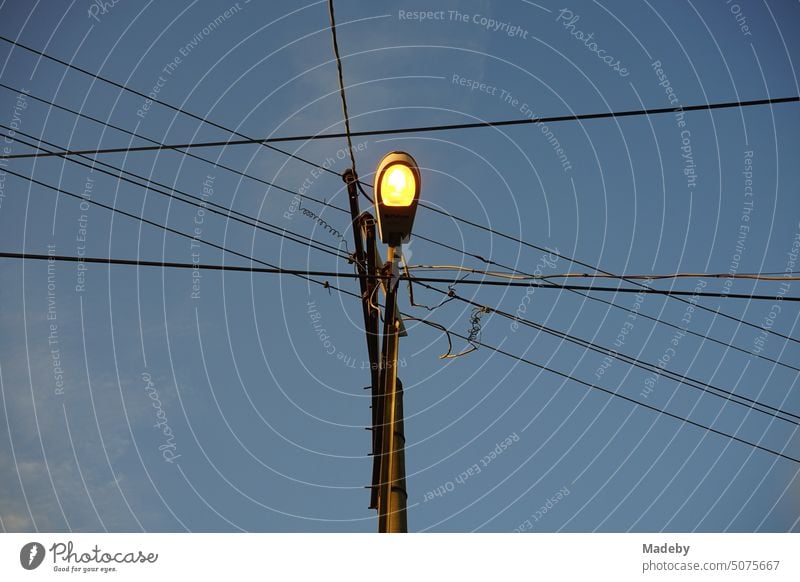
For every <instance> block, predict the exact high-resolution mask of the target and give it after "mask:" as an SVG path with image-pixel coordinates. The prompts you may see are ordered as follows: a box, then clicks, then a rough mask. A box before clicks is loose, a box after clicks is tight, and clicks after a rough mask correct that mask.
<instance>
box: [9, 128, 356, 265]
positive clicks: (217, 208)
mask: <svg viewBox="0 0 800 582" xmlns="http://www.w3.org/2000/svg"><path fill="white" fill-rule="evenodd" d="M0 127H2V128H5V129H10V128H9V127H8V126H6V125H4V124H1V123H0ZM16 133H18V134H20V135H24V136H27V137H30V138H32V139H38V140H39V142H40V143H44V144H47V145H50V146H54V144H52V143H50V142H47V141H45V140H42V139H40V138H36V137H33V136H31V135H29V134H27V133H25V132H22V131H19V130H16ZM17 141H18V142H19V143H22V144H24V145H27V146H29V147H34V148H38V149H44V148H42V147H41V146H40V145H37V144H32V143H29V142H26V141H25V140H21V139H17ZM54 147H58V146H54ZM80 157H82V158H84V159H87V160H89V161H91V162H92V164H87V163H84V162H81V161H80V160H77V159H75V158H74V157H65V158H64V159H66V160H68V161H70V162H72V163H74V164H77V165H79V166H83V167H85V168H89V169H90V170H91V171H97V172H101V173H103V174H106V175H108V176H112V177H114V178H117V179H118V180H122V181H124V182H127V183H129V184H133V185H134V186H138V187H140V188H144V189H145V191H150V192H155V193H157V194H160V195H162V196H165V197H167V198H170V199H172V200H177V201H179V202H183V203H184V204H188V205H189V206H193V207H196V208H201V209H203V210H207V211H208V212H209V213H211V214H216V215H218V216H222V217H224V218H226V219H228V220H233V221H235V222H239V223H241V224H245V225H247V226H250V227H254V228H256V229H257V230H261V231H263V232H267V233H269V234H272V235H275V236H278V237H280V238H285V239H286V240H289V241H292V242H296V243H299V244H302V245H303V246H306V247H309V248H312V249H315V250H318V251H322V252H325V253H328V254H331V255H334V256H336V257H338V258H347V259H348V260H350V257H349V256H343V255H342V254H341V251H340V249H339V247H336V246H333V245H330V244H328V243H324V242H321V241H317V240H314V239H312V238H310V237H307V236H305V235H302V234H298V233H292V232H288V231H287V230H286V229H284V228H281V227H279V226H276V225H274V224H271V223H269V222H266V221H263V220H260V219H257V218H252V217H251V216H249V215H247V214H244V213H242V212H239V211H236V210H233V209H231V208H228V207H226V206H223V205H221V204H217V203H215V202H213V201H211V200H205V199H203V198H201V197H199V196H195V195H193V194H189V193H188V192H184V191H182V190H179V189H177V188H172V187H170V186H168V185H166V184H162V183H160V182H158V181H155V180H152V179H150V178H146V177H144V176H141V175H139V174H136V173H134V172H129V171H127V170H122V169H119V168H116V167H115V166H112V165H110V164H106V163H104V162H101V161H98V160H93V159H91V158H89V157H87V156H80ZM97 165H99V166H105V167H109V168H112V169H114V170H116V171H117V173H112V172H109V171H108V170H103V169H102V168H98V167H96V166H97ZM122 174H128V175H130V176H133V177H135V178H137V179H139V180H144V181H145V183H144V184H143V183H140V182H136V181H134V180H131V179H130V178H126V177H125V176H123V175H122ZM153 184H154V185H156V186H159V187H161V188H165V190H160V189H159V188H153V186H152V185H153ZM174 193H177V194H180V195H181V196H185V197H187V198H189V199H190V200H186V199H184V198H181V197H179V196H176V195H175V194H174ZM191 200H195V201H196V202H192V201H191Z"/></svg>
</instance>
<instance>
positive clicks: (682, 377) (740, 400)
mask: <svg viewBox="0 0 800 582" xmlns="http://www.w3.org/2000/svg"><path fill="white" fill-rule="evenodd" d="M420 284H421V285H422V286H423V287H425V288H427V289H431V290H433V291H436V292H437V293H440V294H441V295H445V296H447V297H449V298H452V299H455V300H456V301H460V302H461V303H465V304H467V305H470V306H471V307H473V308H475V309H478V310H480V311H481V312H491V313H495V314H497V315H499V316H501V317H504V318H506V319H510V320H512V321H516V322H518V323H522V324H523V325H525V326H527V327H530V328H533V329H537V330H540V331H543V332H545V333H547V334H550V335H553V336H555V337H558V338H561V339H564V340H566V341H569V342H571V343H574V344H576V345H579V346H581V347H584V348H588V349H590V350H593V351H595V352H598V353H602V354H604V355H607V356H612V357H614V358H619V359H621V360H622V361H623V362H625V363H627V364H630V365H632V366H635V367H637V368H640V369H642V370H646V371H648V372H654V373H656V374H657V375H659V376H662V375H663V376H666V377H667V378H669V379H671V380H673V381H675V382H678V384H683V385H686V386H689V387H691V388H695V389H697V390H700V391H702V392H707V393H709V394H711V395H713V396H717V397H720V398H724V399H725V400H727V401H729V402H733V403H734V404H739V405H740V406H744V407H745V408H749V409H751V410H755V411H756V412H761V413H762V414H766V415H768V416H771V417H772V418H777V419H779V420H783V421H785V422H788V423H791V424H794V425H796V426H800V424H799V423H798V422H797V421H798V420H800V415H797V414H794V413H792V412H788V411H785V410H782V409H780V408H776V407H774V406H771V405H769V404H764V403H762V402H758V401H757V400H754V399H752V398H749V397H747V396H742V395H740V394H736V393H734V392H731V391H728V390H725V389H724V388H719V387H717V386H714V385H713V384H711V383H709V382H703V381H702V380H697V379H695V378H692V377H690V376H688V375H686V374H680V373H678V372H673V371H672V370H668V369H667V368H662V367H660V366H658V365H656V364H652V363H650V362H646V361H644V360H641V359H638V358H636V357H634V356H630V355H628V354H625V353H624V352H619V351H617V350H612V349H610V348H605V347H603V346H601V345H598V344H596V343H593V342H591V341H589V340H586V339H583V338H580V337H578V336H574V335H571V334H569V333H566V332H562V331H559V330H556V329H553V328H551V327H548V326H546V325H543V324H540V323H536V322H534V321H531V320H529V319H526V318H524V317H518V316H516V315H512V314H511V313H508V312H506V311H503V310H501V309H499V308H496V307H490V306H487V305H483V304H480V303H477V302H475V301H472V300H470V299H467V298H465V297H461V296H460V295H458V294H457V293H455V292H454V291H452V290H449V291H444V290H442V289H439V288H437V287H434V286H433V285H427V284H425V283H420ZM472 339H473V334H472V333H471V334H470V336H469V339H468V340H467V341H469V342H471V343H474V342H472ZM720 393H721V394H720ZM723 395H724V396H723ZM733 399H735V400H733ZM758 407H761V408H758ZM762 408H763V409H767V410H763V409H762ZM770 411H772V412H770ZM777 414H783V415H786V416H788V417H794V419H796V420H792V419H791V418H784V417H782V416H777Z"/></svg>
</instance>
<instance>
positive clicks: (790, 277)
mask: <svg viewBox="0 0 800 582" xmlns="http://www.w3.org/2000/svg"><path fill="white" fill-rule="evenodd" d="M408 269H414V270H422V271H463V272H467V273H472V274H476V275H484V276H486V277H498V278H502V279H512V280H517V281H549V280H551V279H574V278H593V279H632V280H645V281H655V280H658V279H679V278H689V277H690V278H700V279H755V280H758V281H798V280H800V277H798V276H797V273H796V272H794V271H786V272H783V273H668V274H663V275H613V274H608V273H602V272H599V271H596V272H594V273H553V274H550V275H515V274H512V273H502V272H498V271H485V270H482V269H473V268H471V267H461V266H457V265H411V266H409V267H408Z"/></svg>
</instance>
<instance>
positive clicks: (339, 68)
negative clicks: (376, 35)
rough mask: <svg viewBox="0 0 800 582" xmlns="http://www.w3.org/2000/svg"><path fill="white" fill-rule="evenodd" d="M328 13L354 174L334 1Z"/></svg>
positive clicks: (331, 1)
mask: <svg viewBox="0 0 800 582" xmlns="http://www.w3.org/2000/svg"><path fill="white" fill-rule="evenodd" d="M328 13H329V14H330V19H331V36H332V37H333V54H334V56H335V57H336V70H337V72H338V74H339V96H340V97H341V98H342V113H343V115H344V131H345V137H346V138H347V149H348V151H349V152H350V162H351V163H352V164H353V165H352V166H351V167H352V168H353V172H354V173H355V175H356V176H358V172H356V155H355V151H354V150H353V138H352V137H351V134H350V115H349V114H348V112H347V98H346V96H345V92H344V74H343V72H342V57H341V56H340V55H339V42H338V41H337V39H336V17H335V16H334V14H333V0H328Z"/></svg>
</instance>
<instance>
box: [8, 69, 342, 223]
mask: <svg viewBox="0 0 800 582" xmlns="http://www.w3.org/2000/svg"><path fill="white" fill-rule="evenodd" d="M0 88H2V89H6V90H8V91H11V92H13V93H21V91H20V90H19V89H16V88H14V87H11V86H9V85H6V84H4V83H0ZM25 97H26V98H29V99H33V100H34V101H39V102H40V103H43V104H45V105H47V106H49V107H53V108H55V109H60V110H61V111H66V112H67V113H71V114H72V115H76V116H78V117H81V118H83V119H87V120H89V121H92V122H94V123H97V124H100V125H102V126H105V127H110V128H111V129H115V130H117V131H119V132H122V133H124V134H126V135H129V136H131V137H135V138H137V139H141V140H144V141H146V142H149V143H152V144H156V145H158V146H163V145H164V144H163V143H161V142H159V141H157V140H154V139H152V138H149V137H147V136H145V135H142V134H140V133H136V132H133V131H129V130H127V129H125V128H124V127H120V126H119V125H115V124H113V123H109V122H107V121H103V120H102V119H98V118H96V117H92V116H91V115H88V114H86V113H83V112H81V111H76V110H75V109H71V108H69V107H65V106H64V105H59V104H58V103H55V102H54V101H49V100H47V99H43V98H42V97H37V96H36V95H34V94H33V93H26V94H25ZM8 139H11V140H13V139H14V138H13V137H10V136H8ZM168 149H173V150H174V151H176V152H178V153H180V154H183V155H185V156H187V157H190V158H193V159H196V160H200V161H201V162H205V163H207V164H211V165H212V166H214V167H215V168H222V169H223V170H226V171H228V172H231V173H232V174H236V175H237V176H241V177H243V178H247V179H249V180H253V181H254V182H258V183H260V184H264V185H265V186H269V187H271V188H275V189H276V190H280V191H282V192H286V193H287V194H291V195H292V196H299V197H300V198H304V199H306V200H311V201H312V202H316V203H317V204H321V205H323V206H329V207H330V208H332V209H334V210H339V211H341V212H348V211H347V210H345V209H344V208H341V207H340V206H336V205H334V204H331V203H329V202H326V201H325V200H320V199H318V198H315V197H313V196H309V195H308V194H301V193H299V192H297V191H295V190H291V189H289V188H286V187H284V186H280V185H278V184H275V183H274V182H270V181H269V180H264V179H263V178H258V177H256V176H253V175H252V174H248V173H246V172H242V171H241V170H237V169H236V168H232V167H231V166H227V165H225V164H223V163H221V162H219V161H218V160H211V159H208V158H204V157H202V156H198V155H197V154H194V153H192V152H191V151H187V150H185V149H180V148H168ZM50 153H53V154H55V153H56V152H50ZM81 155H83V156H84V157H85V156H86V155H89V154H81ZM61 157H65V156H61ZM67 157H71V156H67ZM90 159H92V160H96V158H90ZM117 169H119V168H117Z"/></svg>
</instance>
